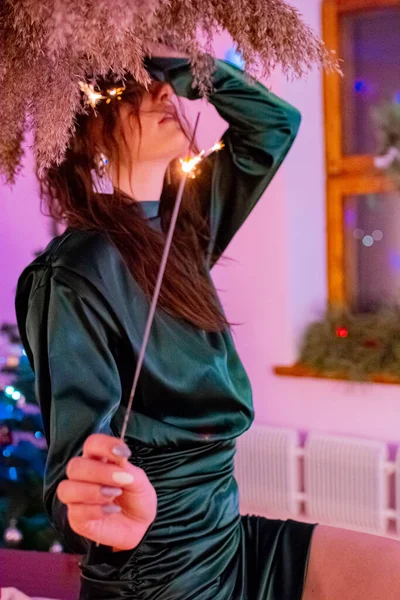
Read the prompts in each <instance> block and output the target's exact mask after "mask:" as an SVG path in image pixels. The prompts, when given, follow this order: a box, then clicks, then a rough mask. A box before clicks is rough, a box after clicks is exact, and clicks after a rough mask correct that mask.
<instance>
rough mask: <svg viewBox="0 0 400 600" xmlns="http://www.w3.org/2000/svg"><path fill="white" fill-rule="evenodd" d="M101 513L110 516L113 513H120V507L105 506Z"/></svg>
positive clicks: (115, 505)
mask: <svg viewBox="0 0 400 600" xmlns="http://www.w3.org/2000/svg"><path fill="white" fill-rule="evenodd" d="M103 512H105V513H106V514H108V515H111V514H113V513H114V514H115V513H120V512H121V507H120V506H118V504H106V505H105V506H103Z"/></svg>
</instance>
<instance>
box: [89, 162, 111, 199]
mask: <svg viewBox="0 0 400 600" xmlns="http://www.w3.org/2000/svg"><path fill="white" fill-rule="evenodd" d="M95 162H96V166H97V169H91V171H90V173H91V175H92V182H93V191H94V192H95V193H96V194H113V193H114V185H113V182H112V181H111V178H110V176H109V174H108V173H107V165H108V164H109V163H108V158H107V157H106V155H105V154H103V153H100V154H97V155H96V157H95Z"/></svg>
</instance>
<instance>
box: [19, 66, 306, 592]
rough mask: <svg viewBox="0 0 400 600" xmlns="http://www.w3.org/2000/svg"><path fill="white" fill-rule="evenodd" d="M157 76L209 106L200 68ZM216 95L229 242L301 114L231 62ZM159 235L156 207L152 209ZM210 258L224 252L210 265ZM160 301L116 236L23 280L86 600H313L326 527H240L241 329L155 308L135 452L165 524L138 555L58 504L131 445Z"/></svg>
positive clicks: (215, 172) (56, 478)
mask: <svg viewBox="0 0 400 600" xmlns="http://www.w3.org/2000/svg"><path fill="white" fill-rule="evenodd" d="M148 68H149V71H150V72H151V73H152V74H153V76H154V77H157V78H160V79H165V80H166V81H169V82H171V84H172V85H173V86H174V88H175V90H176V92H177V93H178V94H179V95H181V96H186V97H188V98H190V99H194V98H196V97H197V91H196V90H195V89H193V88H192V78H191V74H190V69H189V67H188V64H187V61H185V60H181V59H153V60H152V61H151V62H149V63H148ZM214 87H215V90H214V92H213V94H212V96H211V98H210V101H211V102H212V103H213V104H214V106H215V108H216V109H217V110H218V112H219V113H220V115H221V116H222V117H223V118H224V119H225V120H226V121H227V122H228V123H229V128H228V130H227V132H226V133H225V135H224V142H225V148H224V149H223V150H222V151H221V152H219V153H217V154H215V155H214V156H213V158H212V161H213V162H212V180H211V183H210V186H209V187H207V186H204V201H205V202H207V203H208V205H209V212H210V232H211V240H210V246H209V251H208V254H207V256H206V257H205V265H206V268H208V269H209V268H211V266H212V264H213V261H214V260H215V257H218V256H219V255H220V254H221V253H222V252H223V251H224V249H225V248H226V246H227V245H228V243H229V242H230V240H231V239H232V237H233V235H234V234H235V232H236V231H237V230H238V229H239V227H240V226H241V224H242V223H243V222H244V220H245V219H246V217H247V215H248V214H249V213H250V211H251V210H252V208H253V207H254V205H255V204H256V202H257V200H258V199H259V197H260V196H261V194H262V193H263V191H264V190H265V188H266V187H267V185H268V183H269V182H270V181H271V179H272V177H273V175H274V174H275V172H276V171H277V169H278V167H279V165H280V164H281V162H282V160H283V158H284V156H285V155H286V153H287V151H288V150H289V148H290V146H291V144H292V142H293V140H294V138H295V135H296V133H297V129H298V125H299V121H300V119H299V113H298V112H297V111H296V110H295V109H294V108H292V107H291V106H290V105H288V104H286V103H285V102H283V101H282V100H279V99H278V98H277V97H275V96H274V95H273V94H271V93H270V92H268V91H267V90H266V89H265V88H264V87H263V86H262V85H261V84H254V85H252V84H249V83H248V82H247V80H246V79H245V77H244V75H243V74H242V72H241V71H239V70H238V69H236V68H235V67H233V66H232V65H228V64H226V63H223V62H221V61H218V62H217V65H216V71H215V74H214ZM141 208H142V217H143V218H144V219H147V220H148V225H149V226H150V227H156V228H161V224H160V219H159V217H158V204H157V203H154V202H144V203H141ZM211 257H212V258H211ZM148 308H149V303H148V300H147V299H146V298H145V296H144V294H143V292H142V290H141V289H140V287H139V286H138V285H137V283H136V282H135V280H134V278H133V277H132V275H131V274H130V272H129V271H128V269H127V267H126V265H125V263H124V261H123V259H122V256H121V255H120V253H119V252H118V250H117V249H116V247H115V246H114V245H113V244H112V243H111V242H110V241H109V240H108V239H107V238H106V236H104V235H102V234H100V233H96V232H93V231H87V232H82V231H76V230H72V229H68V230H67V231H66V232H65V233H64V234H63V235H62V236H60V237H58V238H55V239H54V240H52V242H50V244H49V246H48V247H47V249H46V250H45V252H44V253H43V254H41V255H40V256H39V257H37V258H36V259H35V260H34V261H33V262H32V263H31V264H30V265H29V266H28V267H27V268H26V269H25V270H24V272H23V273H22V275H21V277H20V279H19V282H18V289H17V296H16V311H17V319H18V325H19V329H20V333H21V336H22V340H23V344H24V346H25V349H26V352H27V355H28V357H29V360H30V362H31V365H32V367H33V368H34V370H35V372H36V393H37V397H38V400H39V402H40V406H41V411H42V415H43V423H44V429H45V435H46V439H47V443H48V447H49V453H48V460H47V465H46V474H45V481H44V499H45V505H46V509H47V511H48V514H49V515H50V518H51V520H52V521H53V523H54V525H55V526H56V527H57V529H59V530H60V531H61V532H62V534H63V536H64V539H65V544H66V546H67V548H68V549H69V550H71V551H73V552H78V553H81V554H84V558H83V560H82V563H81V570H82V589H81V595H80V599H81V600H101V599H103V600H114V599H116V598H129V599H132V600H133V599H135V600H138V599H139V600H150V599H151V600H161V599H162V600H190V599H196V600H211V599H213V600H246V599H249V600H300V598H301V593H302V587H303V579H304V575H305V570H306V565H307V557H308V552H309V546H310V538H311V535H312V531H313V526H311V525H306V524H301V523H296V522H294V521H286V522H281V521H270V520H267V519H263V518H259V517H241V516H240V514H239V503H238V489H237V484H236V481H235V478H234V475H233V458H234V453H235V438H236V437H237V436H239V435H240V434H241V433H243V432H244V431H245V430H247V429H248V428H249V427H250V425H251V422H252V420H253V406H252V398H251V389H250V384H249V380H248V378H247V375H246V373H245V371H244V368H243V366H242V364H241V362H240V359H239V357H238V355H237V353H236V350H235V347H234V343H233V339H232V335H231V333H230V331H223V332H220V333H207V332H205V331H200V330H198V329H196V328H194V327H193V326H191V325H189V324H188V323H186V322H184V321H182V320H179V319H173V318H171V317H170V316H169V315H167V314H166V313H164V312H163V311H162V310H160V309H158V310H157V312H156V316H155V320H154V324H153V328H152V332H151V336H150V340H149V345H148V349H147V354H146V358H145V362H144V365H143V370H142V373H141V377H140V381H139V386H138V390H137V395H136V397H135V402H134V407H133V412H132V414H131V416H130V420H129V424H128V430H127V437H126V440H127V443H128V445H129V446H130V447H131V449H132V452H133V454H132V459H131V460H132V462H133V463H135V464H137V465H139V466H140V467H142V468H143V469H144V470H145V471H146V473H147V474H148V476H149V478H150V480H151V481H152V483H153V485H154V486H155V488H156V491H157V496H158V510H157V517H156V519H155V521H154V523H153V524H152V525H151V527H150V528H149V530H148V532H147V533H146V536H145V538H144V539H143V540H142V542H141V544H140V545H139V546H138V547H137V548H136V549H134V550H129V551H124V552H116V553H112V552H111V549H110V548H108V547H103V546H100V547H98V548H97V547H96V545H95V544H94V543H92V542H90V541H89V540H86V539H84V538H82V537H80V536H78V535H77V534H75V533H74V532H73V531H72V530H71V529H70V527H69V524H68V521H67V516H66V507H65V506H64V505H63V504H62V503H61V502H59V500H58V499H57V496H56V494H55V491H56V488H57V485H58V483H59V482H60V481H61V480H62V479H63V478H64V477H65V468H66V464H67V463H68V461H69V459H70V458H71V457H73V456H77V455H79V454H80V453H81V451H82V445H83V442H84V440H85V439H86V438H87V436H89V435H90V434H92V433H94V432H103V433H106V434H109V435H114V436H119V433H120V430H121V425H122V421H123V418H124V414H125V406H126V404H127V402H128V398H129V393H130V389H131V385H132V377H133V372H134V364H135V360H136V359H137V356H138V353H139V349H140V345H141V340H142V337H143V332H144V325H145V321H146V317H147V314H148Z"/></svg>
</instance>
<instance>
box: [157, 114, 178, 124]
mask: <svg viewBox="0 0 400 600" xmlns="http://www.w3.org/2000/svg"><path fill="white" fill-rule="evenodd" d="M167 121H176V118H175V117H174V116H173V115H165V117H163V118H162V119H161V121H159V123H165V122H167Z"/></svg>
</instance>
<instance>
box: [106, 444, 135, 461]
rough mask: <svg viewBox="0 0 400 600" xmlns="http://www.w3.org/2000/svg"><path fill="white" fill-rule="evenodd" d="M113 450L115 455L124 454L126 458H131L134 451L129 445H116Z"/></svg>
mask: <svg viewBox="0 0 400 600" xmlns="http://www.w3.org/2000/svg"><path fill="white" fill-rule="evenodd" d="M111 452H112V453H113V454H114V455H115V456H123V457H124V458H129V457H130V456H131V454H132V452H131V451H130V450H129V448H128V446H114V448H113V449H112V450H111Z"/></svg>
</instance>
